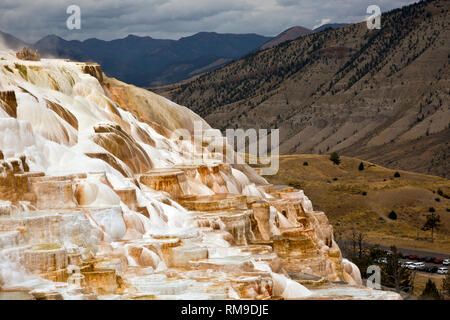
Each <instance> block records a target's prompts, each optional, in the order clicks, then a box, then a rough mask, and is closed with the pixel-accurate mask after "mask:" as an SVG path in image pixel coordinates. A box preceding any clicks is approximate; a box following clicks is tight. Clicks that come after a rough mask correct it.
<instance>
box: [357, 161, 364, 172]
mask: <svg viewBox="0 0 450 320" xmlns="http://www.w3.org/2000/svg"><path fill="white" fill-rule="evenodd" d="M358 169H359V171H363V170H364V163H362V162H361V163H360V164H359V168H358Z"/></svg>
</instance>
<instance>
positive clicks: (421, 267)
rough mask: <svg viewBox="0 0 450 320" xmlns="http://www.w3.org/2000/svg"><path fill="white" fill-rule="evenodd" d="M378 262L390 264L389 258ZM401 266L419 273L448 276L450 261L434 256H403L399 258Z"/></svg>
mask: <svg viewBox="0 0 450 320" xmlns="http://www.w3.org/2000/svg"><path fill="white" fill-rule="evenodd" d="M386 254H387V256H388V255H391V254H392V253H391V252H390V251H387V252H386ZM378 262H379V263H388V260H387V258H381V259H379V261H378ZM399 265H400V266H401V267H403V268H407V269H410V270H414V271H418V272H426V273H435V274H440V275H446V274H448V268H449V265H450V259H441V258H436V257H432V256H427V257H421V256H418V255H401V257H399Z"/></svg>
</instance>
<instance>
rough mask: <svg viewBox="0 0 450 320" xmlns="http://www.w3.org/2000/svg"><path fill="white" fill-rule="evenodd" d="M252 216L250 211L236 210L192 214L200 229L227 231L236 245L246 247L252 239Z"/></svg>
mask: <svg viewBox="0 0 450 320" xmlns="http://www.w3.org/2000/svg"><path fill="white" fill-rule="evenodd" d="M252 214H253V211H252V210H236V209H231V210H220V211H209V212H195V213H193V215H194V219H195V220H196V221H197V223H198V225H199V226H200V227H210V228H212V229H215V230H218V229H219V230H224V231H227V232H229V233H231V235H232V236H233V238H234V242H235V243H236V244H237V245H246V244H247V243H248V241H249V240H251V238H252V237H251V232H252V231H251V230H252V226H251V215H252Z"/></svg>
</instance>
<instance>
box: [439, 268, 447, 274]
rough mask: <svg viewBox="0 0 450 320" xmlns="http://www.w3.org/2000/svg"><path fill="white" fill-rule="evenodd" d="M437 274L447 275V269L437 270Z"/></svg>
mask: <svg viewBox="0 0 450 320" xmlns="http://www.w3.org/2000/svg"><path fill="white" fill-rule="evenodd" d="M437 273H439V274H448V268H439V269H438V271H437Z"/></svg>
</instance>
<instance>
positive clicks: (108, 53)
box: [0, 32, 271, 87]
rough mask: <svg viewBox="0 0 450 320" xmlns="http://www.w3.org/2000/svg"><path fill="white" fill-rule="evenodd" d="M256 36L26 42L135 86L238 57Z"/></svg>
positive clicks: (13, 42) (255, 43)
mask: <svg viewBox="0 0 450 320" xmlns="http://www.w3.org/2000/svg"><path fill="white" fill-rule="evenodd" d="M270 39H271V37H265V36H260V35H257V34H219V33H215V32H200V33H197V34H194V35H193V36H189V37H184V38H181V39H179V40H166V39H154V38H151V37H139V36H135V35H129V36H127V37H126V38H123V39H116V40H112V41H104V40H99V39H95V38H93V39H88V40H85V41H78V40H72V41H68V40H64V39H63V38H60V37H58V36H56V35H48V36H46V37H44V38H42V39H41V40H39V41H37V42H36V43H35V44H30V45H28V46H30V47H32V48H34V49H37V50H39V52H40V53H41V55H43V56H46V55H47V56H51V57H59V58H68V59H72V60H77V61H93V62H97V63H99V64H101V65H102V68H103V70H104V71H105V73H106V74H107V75H108V76H110V77H114V78H118V79H120V80H122V81H124V82H127V83H132V84H134V85H137V86H141V87H149V86H156V85H164V84H170V83H174V82H178V81H182V80H185V79H188V78H190V77H192V76H195V75H196V74H198V73H204V72H207V71H210V70H213V69H215V68H217V67H220V66H223V65H224V64H226V63H228V62H230V61H232V60H235V59H238V58H240V57H242V56H244V55H246V54H248V53H250V52H252V51H254V50H258V48H259V47H260V46H261V45H262V44H264V43H266V42H267V41H268V40H270ZM0 40H3V42H4V43H6V44H8V45H9V46H10V47H12V48H13V49H18V47H21V46H24V45H27V44H26V43H25V42H23V41H21V40H19V39H17V38H15V37H13V36H11V35H9V34H6V33H1V34H0Z"/></svg>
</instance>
